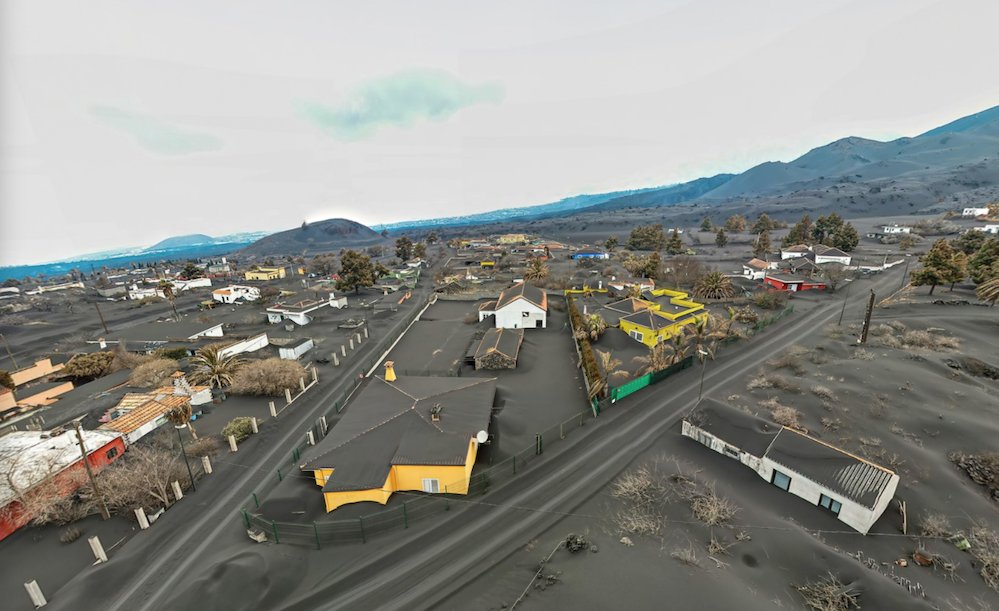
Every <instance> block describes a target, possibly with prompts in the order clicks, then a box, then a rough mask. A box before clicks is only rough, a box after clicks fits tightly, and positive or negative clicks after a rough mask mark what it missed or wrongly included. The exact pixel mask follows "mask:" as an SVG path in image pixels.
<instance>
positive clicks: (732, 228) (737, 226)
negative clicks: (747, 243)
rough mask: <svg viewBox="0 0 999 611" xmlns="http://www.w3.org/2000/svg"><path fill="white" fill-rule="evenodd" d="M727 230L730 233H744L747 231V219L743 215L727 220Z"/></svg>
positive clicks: (734, 215) (735, 215)
mask: <svg viewBox="0 0 999 611" xmlns="http://www.w3.org/2000/svg"><path fill="white" fill-rule="evenodd" d="M725 229H726V230H727V231H728V232H729V233H742V232H743V231H745V230H746V217H744V216H742V215H741V214H733V215H732V216H730V217H728V218H727V219H725Z"/></svg>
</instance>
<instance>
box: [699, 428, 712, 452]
mask: <svg viewBox="0 0 999 611" xmlns="http://www.w3.org/2000/svg"><path fill="white" fill-rule="evenodd" d="M697 441H700V442H701V443H702V444H704V445H706V446H708V447H709V448H710V447H711V436H710V435H708V434H707V433H705V432H704V431H697Z"/></svg>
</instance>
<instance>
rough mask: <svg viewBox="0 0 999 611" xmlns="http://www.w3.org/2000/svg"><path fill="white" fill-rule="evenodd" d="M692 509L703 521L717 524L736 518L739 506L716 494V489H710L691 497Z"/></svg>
mask: <svg viewBox="0 0 999 611" xmlns="http://www.w3.org/2000/svg"><path fill="white" fill-rule="evenodd" d="M690 511H691V512H692V513H693V514H694V517H695V518H697V519H698V520H700V521H701V522H704V523H705V524H707V525H708V526H716V525H718V524H723V523H725V522H728V521H729V520H731V519H732V518H734V517H735V514H736V513H737V512H738V511H739V508H738V507H737V506H736V505H735V503H733V502H732V501H730V500H728V499H726V498H725V497H721V496H718V495H717V494H715V491H714V490H709V491H707V492H704V493H700V494H697V495H695V496H694V497H693V498H692V499H691V501H690Z"/></svg>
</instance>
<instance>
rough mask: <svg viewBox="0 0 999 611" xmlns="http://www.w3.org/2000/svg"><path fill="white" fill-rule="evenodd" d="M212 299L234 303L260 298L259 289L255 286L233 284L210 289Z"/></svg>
mask: <svg viewBox="0 0 999 611" xmlns="http://www.w3.org/2000/svg"><path fill="white" fill-rule="evenodd" d="M212 299H214V300H215V301H217V302H219V303H236V302H238V301H241V300H242V301H256V300H258V299H260V289H258V288H257V287H255V286H246V285H242V284H233V285H230V286H226V287H223V288H220V289H215V290H214V291H212Z"/></svg>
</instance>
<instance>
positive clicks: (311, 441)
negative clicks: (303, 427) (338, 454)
mask: <svg viewBox="0 0 999 611" xmlns="http://www.w3.org/2000/svg"><path fill="white" fill-rule="evenodd" d="M305 436H306V437H308V438H309V445H310V446H314V445H316V436H315V435H314V434H313V433H312V431H306V433H305Z"/></svg>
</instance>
